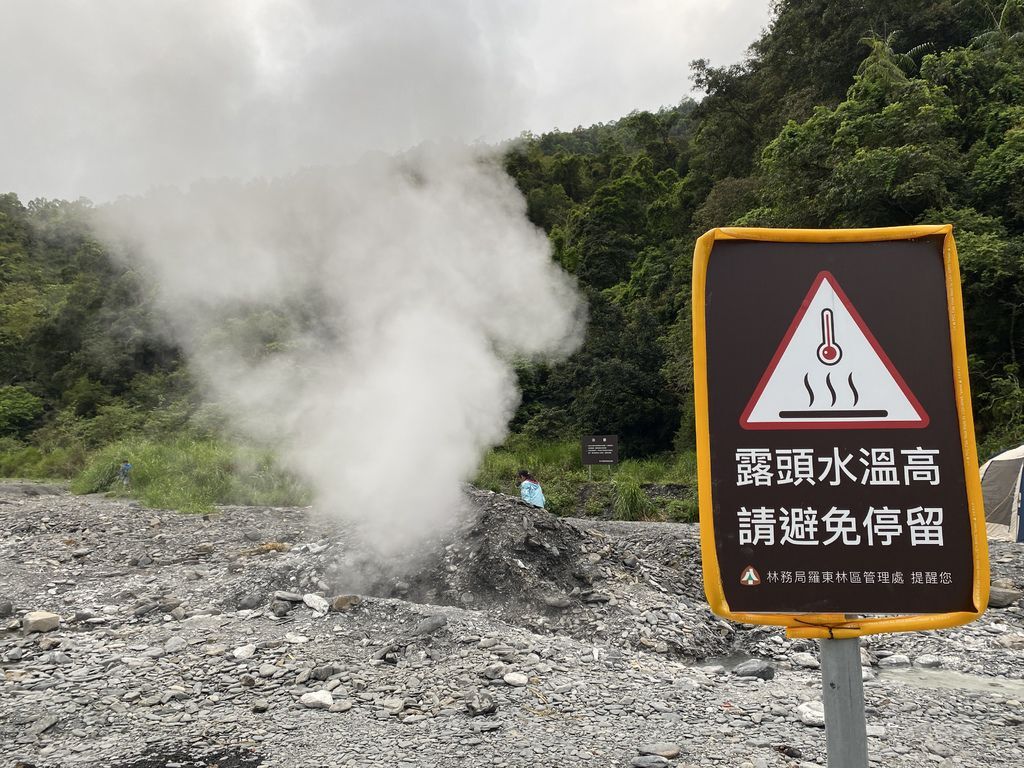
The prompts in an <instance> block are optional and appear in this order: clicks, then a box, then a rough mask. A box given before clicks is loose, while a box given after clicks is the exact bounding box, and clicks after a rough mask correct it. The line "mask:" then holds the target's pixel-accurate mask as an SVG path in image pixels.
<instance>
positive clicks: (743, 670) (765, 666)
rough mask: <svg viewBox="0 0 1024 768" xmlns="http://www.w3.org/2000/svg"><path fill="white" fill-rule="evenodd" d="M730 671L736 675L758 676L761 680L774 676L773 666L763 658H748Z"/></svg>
mask: <svg viewBox="0 0 1024 768" xmlns="http://www.w3.org/2000/svg"><path fill="white" fill-rule="evenodd" d="M732 673H733V674H734V675H736V676H737V677H759V678H761V679H762V680H771V679H772V678H773V677H775V667H773V666H772V665H771V664H769V663H768V662H767V661H765V660H764V659H750V660H748V661H744V662H743V663H742V664H737V665H736V666H735V667H734V668H733V670H732Z"/></svg>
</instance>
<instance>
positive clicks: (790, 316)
mask: <svg viewBox="0 0 1024 768" xmlns="http://www.w3.org/2000/svg"><path fill="white" fill-rule="evenodd" d="M692 303H693V366H694V404H695V416H696V433H697V474H698V480H699V491H700V525H701V559H702V567H703V572H704V589H705V592H706V594H707V597H708V603H709V605H710V606H711V609H712V610H713V611H714V612H715V613H717V614H718V615H720V616H724V617H725V618H728V619H732V620H734V621H741V622H746V623H751V624H777V625H781V626H784V627H786V633H787V635H788V636H789V637H802V638H815V639H818V640H821V669H822V677H823V682H824V693H823V705H824V708H825V720H826V731H827V733H826V737H827V741H828V754H829V758H828V764H829V767H830V768H866V766H867V736H866V728H865V719H864V687H863V682H862V679H861V671H860V656H859V647H858V641H857V638H858V637H859V636H860V635H865V634H871V633H877V632H905V631H911V630H921V629H941V628H944V627H952V626H956V625H958V624H965V623H967V622H969V621H973V620H974V619H976V618H977V617H978V616H980V615H981V613H982V612H983V611H984V610H985V608H986V606H987V603H988V588H989V568H988V546H987V539H986V529H985V516H984V508H983V504H982V497H981V484H980V479H979V475H978V457H977V452H976V449H975V446H974V425H973V421H972V416H971V401H970V390H969V384H968V380H969V377H968V371H967V350H966V340H965V336H964V320H963V307H962V303H961V298H960V273H959V267H958V264H957V257H956V246H955V244H954V242H953V235H952V227H951V226H949V225H941V226H917V227H891V228H886V229H868V230H772V229H744V228H728V229H716V230H712V231H711V232H708V233H707V234H705V235H704V236H703V237H701V238H700V239H699V240H698V241H697V246H696V248H695V250H694V258H693V292H692Z"/></svg>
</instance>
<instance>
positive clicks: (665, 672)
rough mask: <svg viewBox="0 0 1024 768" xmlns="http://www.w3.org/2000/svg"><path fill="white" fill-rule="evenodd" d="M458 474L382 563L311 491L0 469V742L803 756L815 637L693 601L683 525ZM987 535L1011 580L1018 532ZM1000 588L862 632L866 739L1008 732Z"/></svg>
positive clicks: (432, 754)
mask: <svg viewBox="0 0 1024 768" xmlns="http://www.w3.org/2000/svg"><path fill="white" fill-rule="evenodd" d="M467 499H468V505H467V512H466V513H465V514H464V515H463V517H462V522H461V523H460V524H459V526H458V529H457V530H456V531H455V532H453V533H452V534H450V535H448V536H447V537H445V538H443V539H442V538H439V539H438V540H437V541H435V542H430V543H429V546H428V547H427V549H428V554H427V555H424V556H422V557H420V558H418V559H408V560H406V561H404V562H403V563H402V564H401V565H400V566H398V565H390V566H386V565H382V563H381V560H380V559H379V558H375V557H373V556H372V555H369V554H367V553H366V552H365V550H364V549H362V548H358V547H356V546H355V544H354V542H353V540H352V537H351V534H346V533H345V532H343V531H339V530H338V529H337V527H336V526H334V525H332V524H331V523H330V522H329V521H327V520H325V519H322V518H319V517H318V516H317V515H316V513H315V512H313V511H312V510H308V509H263V508H248V507H246V508H240V507H226V508H223V509H220V510H219V511H218V512H217V513H216V514H214V515H208V516H189V515H182V514H178V513H175V512H171V511H166V510H153V509H145V508H143V507H141V506H140V505H138V504H136V503H132V502H125V501H119V500H110V499H105V498H102V497H95V496H93V497H75V496H70V495H66V494H63V493H61V492H60V490H59V489H55V488H45V487H34V486H24V485H12V484H9V485H6V486H0V626H2V627H3V628H4V629H5V630H6V631H4V632H2V633H0V668H2V670H3V681H2V684H0V745H2V749H0V766H5V767H6V766H23V767H24V766H36V767H37V768H43V767H44V766H79V765H81V766H86V765H105V766H112V767H114V768H122V767H124V768H126V767H127V766H137V767H140V768H141V767H145V768H175V767H176V766H180V767H181V768H184V767H185V766H203V767H204V768H243V767H244V766H257V765H259V766H266V767H267V768H271V767H272V766H303V767H305V766H470V765H473V766H476V765H480V766H549V765H550V766H568V765H574V766H575V765H578V766H614V767H616V768H617V767H620V766H631V765H632V766H641V767H642V766H666V765H674V766H679V767H681V766H730V767H734V768H755V767H756V768H765V767H767V766H780V767H781V766H799V767H801V768H807V767H809V766H823V765H824V764H825V760H826V758H825V746H824V744H825V739H824V731H823V729H822V727H821V714H820V696H821V680H820V674H819V672H818V671H817V669H816V667H817V646H816V644H815V643H814V642H811V641H788V640H786V639H785V637H784V635H783V633H782V632H781V631H780V630H776V629H771V628H756V629H755V628H744V627H739V626H736V625H732V624H729V623H728V622H725V621H722V620H720V619H718V618H716V617H715V616H713V615H712V614H711V613H710V612H709V610H708V607H707V605H706V603H705V602H704V600H703V590H702V585H701V581H700V571H699V554H698V544H697V531H696V527H695V526H691V525H673V524H659V523H621V522H603V521H595V520H568V519H562V520H560V519H557V518H554V517H552V516H550V515H548V514H546V513H544V512H542V511H538V510H533V509H530V508H528V507H526V506H525V505H523V504H521V503H520V502H518V501H517V500H514V499H510V498H508V497H505V496H501V495H497V494H491V493H485V492H480V491H475V490H472V489H469V490H467ZM429 553H434V554H429ZM992 560H993V578H994V579H995V580H996V581H997V582H999V583H1003V584H1004V585H1005V586H1006V587H1010V588H1019V587H1021V586H1022V585H1024V575H1022V565H1024V548H1022V547H1020V546H1018V545H1014V544H1009V543H999V542H993V544H992ZM1001 596H1002V598H1003V599H1004V602H1006V603H1008V607H1004V608H994V609H992V610H990V611H989V612H988V613H987V614H986V615H985V616H984V617H983V618H982V620H980V621H978V622H976V623H974V624H972V625H970V626H967V627H963V628H958V629H953V630H947V631H943V632H931V633H913V634H903V635H888V636H879V637H871V638H866V639H865V640H864V641H863V648H864V651H863V654H862V656H863V663H864V676H865V680H866V682H865V697H866V703H867V720H868V732H869V749H870V753H871V759H872V763H873V764H874V765H878V766H886V767H888V766H919V765H931V764H935V765H938V766H943V767H945V768H952V766H986V768H988V766H994V765H1002V764H1008V763H1016V762H1019V761H1021V759H1022V758H1024V727H1022V725H1024V704H1022V701H1024V679H1022V678H1024V658H1022V655H1021V650H1022V649H1024V614H1022V609H1021V606H1020V605H1019V603H1018V602H1017V601H1018V600H1019V598H1020V594H1017V593H1014V592H1012V591H1004V592H1003V594H1002V595H1001ZM47 614H56V617H54V616H51V615H47ZM57 617H59V618H57ZM33 629H36V630H39V631H30V630H33ZM738 662H743V663H738Z"/></svg>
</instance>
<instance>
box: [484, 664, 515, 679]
mask: <svg viewBox="0 0 1024 768" xmlns="http://www.w3.org/2000/svg"><path fill="white" fill-rule="evenodd" d="M507 670H508V667H506V666H505V665H504V664H502V663H501V662H500V661H495V662H492V663H490V664H488V665H487V666H486V667H484V668H483V669H482V670H480V677H484V678H487V679H488V680H497V679H499V678H501V677H503V676H504V675H505V672H506V671H507Z"/></svg>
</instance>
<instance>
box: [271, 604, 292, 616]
mask: <svg viewBox="0 0 1024 768" xmlns="http://www.w3.org/2000/svg"><path fill="white" fill-rule="evenodd" d="M293 605H294V603H292V602H290V601H288V600H273V601H271V603H270V612H271V613H272V614H274V615H275V616H277V618H279V619H282V618H284V617H285V616H287V615H288V613H289V612H290V611H291V609H292V606H293Z"/></svg>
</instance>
